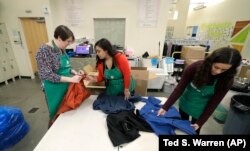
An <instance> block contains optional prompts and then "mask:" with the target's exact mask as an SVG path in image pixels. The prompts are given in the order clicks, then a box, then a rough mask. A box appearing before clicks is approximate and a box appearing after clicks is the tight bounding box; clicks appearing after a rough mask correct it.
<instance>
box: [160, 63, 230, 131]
mask: <svg viewBox="0 0 250 151" xmlns="http://www.w3.org/2000/svg"><path fill="white" fill-rule="evenodd" d="M202 63H203V61H197V62H195V63H193V64H191V65H189V66H188V67H187V68H186V69H185V70H184V72H183V74H182V78H181V80H180V82H179V83H178V85H177V86H176V88H175V89H174V91H173V93H172V94H171V95H170V96H169V98H168V99H167V101H166V102H165V104H164V105H163V109H165V110H166V111H167V110H168V109H169V108H170V106H172V105H173V104H174V103H175V102H176V101H177V100H178V99H179V97H180V96H181V95H182V93H183V92H184V90H185V88H186V87H187V85H188V84H190V82H192V81H193V79H194V75H195V73H196V71H197V69H198V68H199V67H200V65H201V64H202ZM217 78H218V82H217V84H216V86H215V93H214V95H213V97H212V98H211V99H210V101H209V102H208V104H207V106H206V108H205V110H204V111H203V113H202V114H201V116H200V117H199V118H198V120H197V122H196V123H197V124H198V125H199V126H200V127H201V126H202V125H203V124H204V123H205V122H206V121H207V120H208V118H209V117H210V116H211V114H212V113H213V112H214V110H215V108H216V107H217V105H218V104H219V103H220V102H221V100H222V99H223V97H224V96H225V95H226V93H227V92H228V91H229V89H230V88H231V86H232V84H233V79H231V80H230V81H228V84H227V86H226V88H224V89H220V88H219V87H218V86H219V85H221V84H222V80H221V79H220V78H219V76H213V75H210V76H209V79H207V84H208V85H212V84H213V83H214V80H215V79H217Z"/></svg>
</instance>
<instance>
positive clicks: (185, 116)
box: [179, 108, 201, 135]
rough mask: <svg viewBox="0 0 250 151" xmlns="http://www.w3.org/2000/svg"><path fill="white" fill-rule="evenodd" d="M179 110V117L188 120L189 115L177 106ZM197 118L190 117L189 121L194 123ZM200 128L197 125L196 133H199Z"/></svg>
mask: <svg viewBox="0 0 250 151" xmlns="http://www.w3.org/2000/svg"><path fill="white" fill-rule="evenodd" d="M179 112H180V115H181V119H182V120H189V116H190V115H188V114H187V113H185V112H184V111H182V110H181V109H180V108H179ZM196 121H197V119H195V118H193V117H192V119H191V123H192V124H194V123H196ZM200 130H201V127H199V129H197V130H196V133H197V134H198V135H199V134H200Z"/></svg>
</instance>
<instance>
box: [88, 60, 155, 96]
mask: <svg viewBox="0 0 250 151" xmlns="http://www.w3.org/2000/svg"><path fill="white" fill-rule="evenodd" d="M92 69H93V68H91V66H90V65H88V66H87V67H86V66H85V67H84V71H85V72H86V73H87V74H88V75H90V74H91V75H98V73H97V72H93V70H92ZM131 75H132V77H133V78H134V80H135V93H137V94H140V95H141V96H147V88H148V81H149V80H151V79H155V78H157V77H158V76H157V75H156V73H154V72H152V73H151V72H149V71H147V68H146V67H131ZM84 85H85V86H86V88H88V89H100V90H101V89H102V90H103V89H105V88H106V87H105V83H104V82H101V83H98V82H91V83H90V82H88V81H86V80H84Z"/></svg>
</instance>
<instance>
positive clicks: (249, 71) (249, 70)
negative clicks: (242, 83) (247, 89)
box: [239, 65, 250, 79]
mask: <svg viewBox="0 0 250 151" xmlns="http://www.w3.org/2000/svg"><path fill="white" fill-rule="evenodd" d="M239 77H241V78H249V79H250V65H242V66H241V68H240V73H239Z"/></svg>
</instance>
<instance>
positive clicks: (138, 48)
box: [0, 0, 169, 77]
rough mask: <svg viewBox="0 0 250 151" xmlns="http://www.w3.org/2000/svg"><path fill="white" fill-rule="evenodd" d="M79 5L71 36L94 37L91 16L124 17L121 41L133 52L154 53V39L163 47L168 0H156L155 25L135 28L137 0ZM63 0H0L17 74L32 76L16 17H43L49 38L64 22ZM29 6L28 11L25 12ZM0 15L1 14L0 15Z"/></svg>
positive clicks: (95, 0)
mask: <svg viewBox="0 0 250 151" xmlns="http://www.w3.org/2000/svg"><path fill="white" fill-rule="evenodd" d="M75 1H78V2H79V3H80V6H81V7H82V9H83V17H84V23H83V25H82V26H80V27H70V26H69V28H71V29H72V31H73V32H74V34H75V36H76V37H78V36H85V37H89V38H94V23H93V19H94V18H126V29H125V30H126V31H125V45H126V47H127V48H133V49H134V50H135V54H136V55H140V56H141V55H142V53H144V52H145V51H148V52H149V54H150V55H153V54H158V43H159V42H161V48H160V50H162V47H163V42H164V37H165V30H166V26H167V13H168V7H169V5H168V2H169V0H160V7H159V16H158V24H157V27H156V28H139V27H138V26H137V14H138V6H137V4H138V1H137V0H84V1H82V0H75ZM66 2H67V0H0V14H1V16H2V20H0V21H1V22H4V23H6V25H7V30H8V33H9V36H10V39H11V42H12V47H13V49H14V54H15V57H16V60H17V64H18V67H19V70H20V72H21V76H31V77H34V75H33V71H32V66H31V63H30V59H29V55H28V49H27V46H26V42H25V38H24V35H23V30H22V26H21V23H20V20H19V17H45V21H46V27H47V31H48V36H49V37H48V38H49V40H51V39H52V38H53V32H54V29H55V27H56V26H57V25H60V24H65V25H67V22H66V20H65V18H66V14H65V13H66V11H65V8H66V6H65V5H66V4H67V3H66ZM43 6H49V8H50V11H51V13H50V14H44V13H43V12H42V8H43ZM26 9H29V10H31V11H32V13H30V14H27V13H25V10H26ZM0 19H1V18H0ZM13 30H18V31H21V34H22V39H23V42H24V46H23V47H21V46H20V45H16V44H14V43H13V34H12V32H13Z"/></svg>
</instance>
